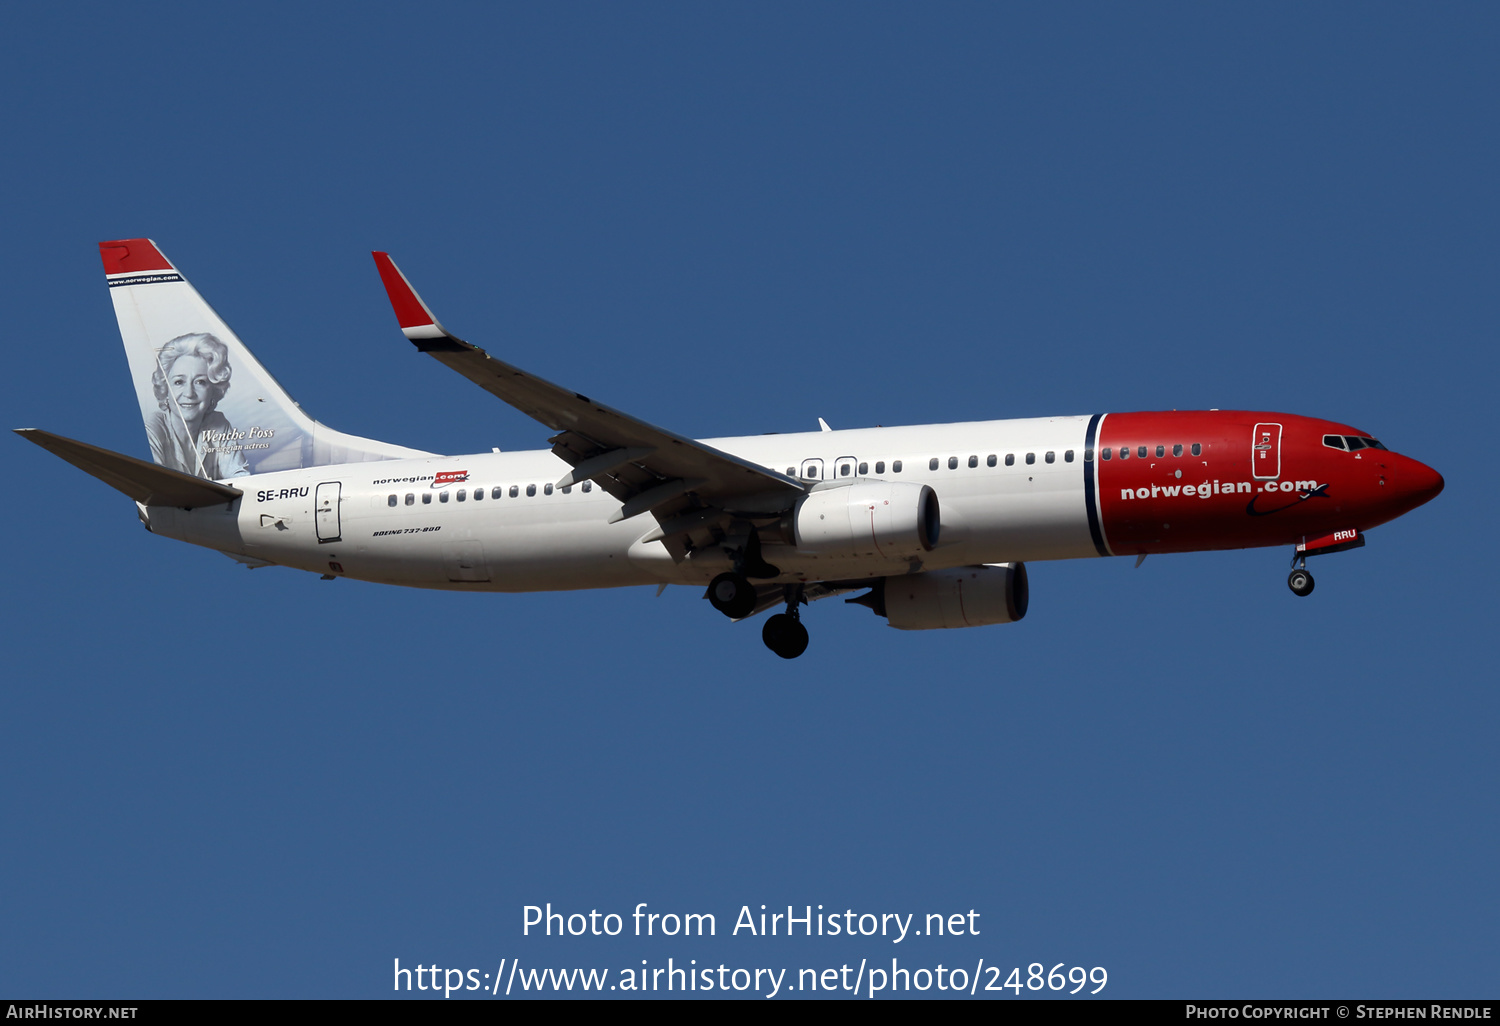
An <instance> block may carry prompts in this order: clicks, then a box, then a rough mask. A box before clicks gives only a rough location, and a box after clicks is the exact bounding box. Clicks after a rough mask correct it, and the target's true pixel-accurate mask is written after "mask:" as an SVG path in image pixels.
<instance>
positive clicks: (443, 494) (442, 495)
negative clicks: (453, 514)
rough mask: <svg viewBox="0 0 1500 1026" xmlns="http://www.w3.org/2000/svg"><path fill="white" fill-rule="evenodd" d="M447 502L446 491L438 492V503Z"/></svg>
mask: <svg viewBox="0 0 1500 1026" xmlns="http://www.w3.org/2000/svg"><path fill="white" fill-rule="evenodd" d="M447 501H448V490H447V489H446V488H445V489H443V490H442V491H440V492H438V502H447Z"/></svg>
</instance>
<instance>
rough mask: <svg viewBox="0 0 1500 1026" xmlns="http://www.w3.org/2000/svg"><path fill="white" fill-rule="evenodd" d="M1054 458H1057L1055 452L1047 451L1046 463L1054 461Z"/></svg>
mask: <svg viewBox="0 0 1500 1026" xmlns="http://www.w3.org/2000/svg"><path fill="white" fill-rule="evenodd" d="M1056 460H1057V453H1055V452H1049V453H1048V454H1047V462H1048V463H1053V462H1056Z"/></svg>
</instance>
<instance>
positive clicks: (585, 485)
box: [583, 481, 594, 492]
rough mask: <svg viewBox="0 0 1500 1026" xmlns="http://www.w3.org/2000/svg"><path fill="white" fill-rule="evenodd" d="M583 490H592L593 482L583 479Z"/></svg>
mask: <svg viewBox="0 0 1500 1026" xmlns="http://www.w3.org/2000/svg"><path fill="white" fill-rule="evenodd" d="M583 490H584V491H586V492H591V491H593V490H594V482H592V481H585V482H584V483H583Z"/></svg>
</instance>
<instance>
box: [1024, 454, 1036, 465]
mask: <svg viewBox="0 0 1500 1026" xmlns="http://www.w3.org/2000/svg"><path fill="white" fill-rule="evenodd" d="M1035 462H1036V453H1034V452H1028V453H1027V454H1026V465H1027V466H1028V467H1029V466H1031V465H1032V464H1033V463H1035Z"/></svg>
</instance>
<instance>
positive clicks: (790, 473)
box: [786, 467, 797, 477]
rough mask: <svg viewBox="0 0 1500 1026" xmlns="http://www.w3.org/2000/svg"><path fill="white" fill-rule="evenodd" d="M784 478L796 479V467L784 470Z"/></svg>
mask: <svg viewBox="0 0 1500 1026" xmlns="http://www.w3.org/2000/svg"><path fill="white" fill-rule="evenodd" d="M786 476H787V477H796V476H797V468H796V467H787V468H786Z"/></svg>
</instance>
